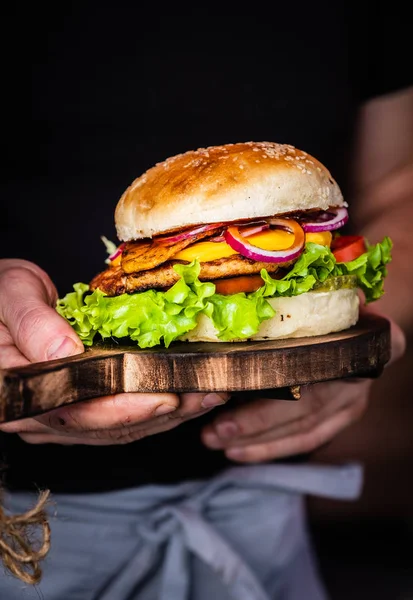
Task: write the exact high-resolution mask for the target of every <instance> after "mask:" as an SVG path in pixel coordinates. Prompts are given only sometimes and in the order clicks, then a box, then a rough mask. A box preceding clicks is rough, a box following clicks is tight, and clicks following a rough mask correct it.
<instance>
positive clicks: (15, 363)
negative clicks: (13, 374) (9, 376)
mask: <svg viewBox="0 0 413 600" xmlns="http://www.w3.org/2000/svg"><path fill="white" fill-rule="evenodd" d="M28 363H29V361H28V360H27V358H26V357H24V356H23V354H22V353H21V352H20V351H19V350H18V349H17V348H16V346H15V345H14V342H13V340H12V338H11V335H10V332H9V330H8V329H7V327H6V326H5V325H3V323H0V369H11V368H13V367H21V366H22V365H26V364H28Z"/></svg>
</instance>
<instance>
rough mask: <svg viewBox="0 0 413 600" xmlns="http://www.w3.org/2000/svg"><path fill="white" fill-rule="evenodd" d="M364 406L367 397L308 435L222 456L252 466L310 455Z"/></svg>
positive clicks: (352, 421) (358, 416)
mask: <svg viewBox="0 0 413 600" xmlns="http://www.w3.org/2000/svg"><path fill="white" fill-rule="evenodd" d="M367 404H368V399H367V398H365V397H363V398H360V400H359V401H358V402H357V403H353V404H351V406H349V407H347V408H345V409H343V410H341V411H339V412H338V413H336V414H334V415H333V416H332V417H330V418H329V419H327V420H326V421H324V422H322V423H321V424H320V425H318V426H317V427H315V428H313V429H310V430H309V431H307V432H304V433H300V434H297V435H291V436H288V437H283V438H281V439H278V440H274V441H270V442H265V443H258V444H254V445H250V446H246V447H234V448H229V449H228V450H226V452H225V454H226V456H227V458H229V459H231V460H234V461H237V462H246V463H253V462H265V461H268V460H274V459H279V458H284V457H286V456H294V455H296V454H305V453H308V452H312V451H313V450H315V449H316V448H319V447H320V446H322V445H323V444H325V443H327V442H329V441H330V440H331V439H332V438H333V437H335V436H336V435H337V434H338V433H340V432H341V431H342V430H343V429H345V428H346V427H348V426H349V425H350V424H352V423H354V422H356V421H357V420H358V419H360V417H361V416H362V415H363V414H364V412H365V410H366V408H367Z"/></svg>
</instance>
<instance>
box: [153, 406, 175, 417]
mask: <svg viewBox="0 0 413 600" xmlns="http://www.w3.org/2000/svg"><path fill="white" fill-rule="evenodd" d="M174 410H176V406H171V405H170V404H161V405H160V406H158V407H157V408H156V409H155V410H154V413H153V414H154V415H156V416H157V417H160V416H161V415H166V414H168V413H171V412H173V411H174Z"/></svg>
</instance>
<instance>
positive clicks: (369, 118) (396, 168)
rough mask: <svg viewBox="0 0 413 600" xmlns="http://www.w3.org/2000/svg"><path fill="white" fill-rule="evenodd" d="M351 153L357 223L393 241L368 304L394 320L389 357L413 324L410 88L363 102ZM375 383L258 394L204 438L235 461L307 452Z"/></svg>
mask: <svg viewBox="0 0 413 600" xmlns="http://www.w3.org/2000/svg"><path fill="white" fill-rule="evenodd" d="M354 156H355V160H354V173H353V184H354V185H353V188H354V198H353V199H351V198H350V201H349V203H350V205H351V206H352V211H351V214H352V215H354V228H355V230H356V231H357V233H361V234H363V235H365V236H366V238H367V239H368V240H369V242H370V243H375V242H377V241H380V240H381V239H383V237H384V236H385V235H388V236H389V237H391V238H392V240H393V244H394V247H393V260H392V262H391V263H390V265H389V269H388V271H389V274H388V276H387V278H386V281H385V290H386V293H385V294H384V296H383V297H382V298H381V299H380V300H379V301H377V302H375V303H373V304H371V305H369V306H368V307H367V309H365V310H369V311H374V312H377V313H381V314H383V315H384V316H386V317H387V318H389V319H390V320H391V322H392V362H394V361H396V360H397V359H398V358H400V357H401V356H402V355H403V353H404V350H405V337H404V333H403V330H404V331H405V332H406V333H410V332H411V331H412V328H413V311H412V310H411V301H410V299H411V297H412V296H413V266H412V261H411V258H410V257H412V256H413V232H412V222H413V88H410V89H409V90H404V91H402V92H398V93H396V94H391V95H388V96H386V97H383V98H380V99H375V100H372V101H370V102H368V103H367V104H366V105H365V106H364V107H362V109H361V111H360V117H359V122H358V129H357V135H356V148H355V154H354ZM372 383H373V382H372V381H371V380H363V381H360V382H357V383H354V382H348V381H334V382H328V383H325V384H324V383H323V384H318V385H316V386H313V387H312V388H308V389H306V390H304V392H303V395H302V398H301V400H300V401H299V402H285V401H282V400H273V399H257V400H255V401H254V402H252V403H250V404H248V405H244V406H239V407H234V408H233V409H229V410H226V411H225V413H223V414H220V415H219V416H218V417H217V418H216V419H215V420H214V422H213V423H212V424H211V425H209V426H208V427H206V428H205V429H204V431H203V441H204V443H205V444H206V445H207V446H209V447H210V448H212V449H217V450H218V449H220V450H224V451H225V453H226V454H227V456H228V457H229V458H231V459H233V460H236V461H240V462H256V461H265V460H273V459H277V458H282V457H286V456H291V455H294V454H301V453H305V452H312V451H314V450H315V449H317V448H319V447H320V446H322V445H323V444H325V443H326V442H329V441H330V440H332V439H333V438H334V437H335V436H336V435H337V434H338V433H340V432H341V431H342V430H344V429H345V428H347V427H348V426H349V425H351V424H352V423H354V422H355V421H357V420H358V419H360V418H361V416H362V415H363V414H364V413H365V411H366V409H367V406H368V399H369V395H370V390H371V386H372Z"/></svg>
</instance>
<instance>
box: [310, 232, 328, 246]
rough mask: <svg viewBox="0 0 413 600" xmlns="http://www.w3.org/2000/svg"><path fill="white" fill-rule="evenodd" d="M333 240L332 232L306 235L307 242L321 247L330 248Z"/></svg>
mask: <svg viewBox="0 0 413 600" xmlns="http://www.w3.org/2000/svg"><path fill="white" fill-rule="evenodd" d="M332 239H333V235H332V233H331V231H319V232H318V233H309V232H307V233H306V234H305V241H306V242H313V243H314V244H320V246H328V247H329V248H330V245H331V240H332Z"/></svg>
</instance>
